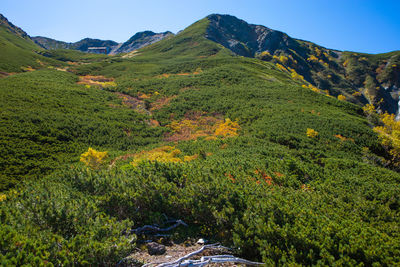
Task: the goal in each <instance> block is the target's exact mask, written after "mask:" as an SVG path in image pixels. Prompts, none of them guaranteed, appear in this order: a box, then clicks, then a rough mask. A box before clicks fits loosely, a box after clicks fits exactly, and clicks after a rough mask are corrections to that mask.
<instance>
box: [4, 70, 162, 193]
mask: <svg viewBox="0 0 400 267" xmlns="http://www.w3.org/2000/svg"><path fill="white" fill-rule="evenodd" d="M77 80H78V78H77V77H76V76H75V75H73V74H70V73H67V72H62V71H56V70H39V71H34V72H28V73H23V74H16V75H13V76H10V77H8V78H3V79H0V95H1V98H0V99H1V100H2V101H1V102H0V107H1V126H0V127H1V131H0V132H1V134H0V135H1V138H0V139H1V144H2V145H1V153H0V154H1V157H0V158H1V159H0V161H1V164H0V166H1V187H2V188H6V187H7V186H9V185H12V184H15V183H16V182H17V181H18V180H19V179H22V178H34V177H35V178H37V177H38V176H43V175H44V174H47V173H49V172H50V171H52V170H54V169H56V168H58V166H59V165H60V164H61V165H63V164H64V163H69V162H72V161H76V160H77V159H78V155H79V154H80V153H82V152H84V151H85V150H86V149H87V147H88V146H94V147H98V148H101V147H103V148H107V149H111V150H121V149H122V150H125V149H132V148H134V147H135V146H137V145H143V144H147V143H149V142H153V141H154V140H155V139H156V138H157V135H159V134H160V131H158V130H155V131H154V130H151V129H148V128H149V127H146V125H143V124H140V122H141V121H143V120H144V119H145V116H144V115H140V114H137V113H135V112H133V111H131V110H128V109H127V108H111V107H109V106H108V105H109V104H112V103H114V104H117V105H118V103H119V102H120V101H118V100H117V99H116V97H115V96H114V95H112V94H111V93H109V92H105V91H101V90H99V89H95V88H91V89H88V88H85V87H84V86H83V85H77V84H76V82H77ZM127 130H131V131H132V132H133V133H135V135H136V136H135V138H133V137H132V138H130V137H128V136H127V135H126V134H125V132H124V131H127ZM148 135H151V136H154V138H153V137H147V136H148Z"/></svg>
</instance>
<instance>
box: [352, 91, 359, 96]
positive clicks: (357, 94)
mask: <svg viewBox="0 0 400 267" xmlns="http://www.w3.org/2000/svg"><path fill="white" fill-rule="evenodd" d="M351 95H352V96H361V92H358V91H356V92H354V93H352V94H351Z"/></svg>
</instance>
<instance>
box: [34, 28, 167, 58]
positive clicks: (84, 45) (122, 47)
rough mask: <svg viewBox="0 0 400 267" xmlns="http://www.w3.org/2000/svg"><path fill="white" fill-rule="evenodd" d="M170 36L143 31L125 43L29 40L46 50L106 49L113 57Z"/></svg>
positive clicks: (165, 33) (110, 41) (163, 33)
mask: <svg viewBox="0 0 400 267" xmlns="http://www.w3.org/2000/svg"><path fill="white" fill-rule="evenodd" d="M171 35H173V33H172V32H170V31H166V32H162V33H154V32H152V31H143V32H138V33H136V34H134V35H133V36H132V37H131V38H129V39H128V40H127V41H126V42H123V43H117V42H115V41H112V40H100V39H93V38H84V39H82V40H79V41H77V42H71V43H68V42H64V41H58V40H55V39H52V38H48V37H44V36H34V37H31V38H32V40H33V41H34V42H35V43H36V44H38V45H39V46H41V47H43V48H44V49H48V50H53V49H74V50H79V51H82V52H89V50H88V48H89V47H106V48H107V50H108V54H111V55H115V54H118V53H128V52H131V51H133V50H136V49H139V48H142V47H145V46H147V45H150V44H153V43H155V42H158V41H160V40H162V39H164V38H167V37H168V36H171Z"/></svg>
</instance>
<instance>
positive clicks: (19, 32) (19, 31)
mask: <svg viewBox="0 0 400 267" xmlns="http://www.w3.org/2000/svg"><path fill="white" fill-rule="evenodd" d="M0 26H4V27H5V28H7V29H8V30H9V31H10V32H12V33H14V34H16V35H18V36H19V37H21V38H24V39H30V37H29V35H28V34H27V33H26V32H25V31H23V30H22V29H21V28H19V27H17V26H15V25H14V24H12V23H11V22H9V21H8V19H7V18H6V17H5V16H3V14H0Z"/></svg>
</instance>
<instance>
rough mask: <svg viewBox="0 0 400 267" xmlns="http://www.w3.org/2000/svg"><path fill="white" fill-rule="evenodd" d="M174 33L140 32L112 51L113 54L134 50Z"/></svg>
mask: <svg viewBox="0 0 400 267" xmlns="http://www.w3.org/2000/svg"><path fill="white" fill-rule="evenodd" d="M173 35H174V34H173V33H172V32H170V31H166V32H161V33H155V32H152V31H144V32H138V33H136V34H135V35H133V36H132V37H131V38H130V39H129V40H128V41H126V42H125V43H122V44H120V45H119V46H118V47H115V48H114V49H113V50H112V51H111V54H119V53H128V52H132V51H134V50H136V49H139V48H142V47H145V46H148V45H151V44H153V43H156V42H158V41H161V40H163V39H165V38H168V37H170V36H173Z"/></svg>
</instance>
